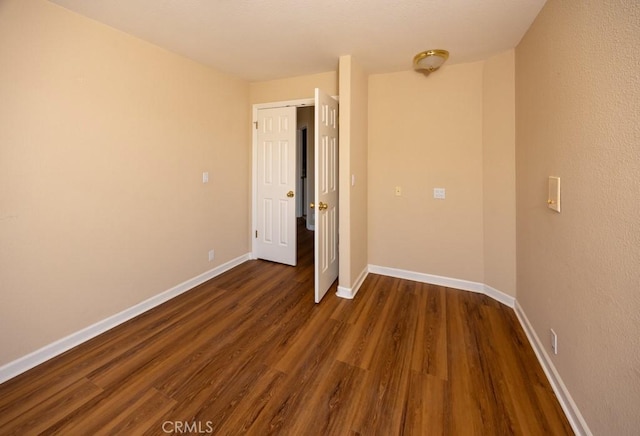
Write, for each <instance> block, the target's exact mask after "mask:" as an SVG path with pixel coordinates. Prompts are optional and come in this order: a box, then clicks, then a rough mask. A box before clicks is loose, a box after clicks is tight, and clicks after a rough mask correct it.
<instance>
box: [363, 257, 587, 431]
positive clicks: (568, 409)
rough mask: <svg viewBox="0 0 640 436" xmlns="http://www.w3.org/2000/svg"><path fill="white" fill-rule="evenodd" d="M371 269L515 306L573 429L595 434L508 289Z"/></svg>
mask: <svg viewBox="0 0 640 436" xmlns="http://www.w3.org/2000/svg"><path fill="white" fill-rule="evenodd" d="M369 272H371V273H374V274H381V275H385V276H390V277H397V278H400V279H406V280H413V281H417V282H422V283H430V284H433V285H440V286H446V287H449V288H455V289H462V290H464V291H471V292H479V293H482V294H485V295H487V296H489V297H491V298H493V299H494V300H497V301H499V302H500V303H502V304H505V305H506V306H509V307H511V308H513V309H514V311H515V313H516V316H517V317H518V320H519V321H520V324H521V325H522V329H523V330H524V331H525V333H526V335H527V338H528V339H529V342H530V343H531V347H532V348H533V351H534V352H535V354H536V356H537V358H538V361H539V362H540V365H541V366H542V369H543V370H544V373H545V375H546V376H547V379H548V380H549V383H550V384H551V387H552V389H553V392H554V393H555V394H556V397H557V398H558V401H559V402H560V406H561V407H562V410H563V411H564V413H565V415H566V416H567V419H568V420H569V424H571V428H572V429H573V431H574V432H575V434H576V435H579V436H592V435H593V434H592V433H591V430H589V426H588V425H587V423H586V421H585V420H584V418H583V417H582V414H581V413H580V410H579V409H578V406H577V405H576V403H575V402H574V401H573V398H572V397H571V394H569V390H568V389H567V387H566V386H565V384H564V382H563V381H562V378H561V377H560V374H559V373H558V371H557V370H556V368H555V366H554V365H553V362H552V361H551V359H550V358H549V355H548V354H547V352H546V350H545V348H544V346H543V345H542V342H541V341H540V338H538V335H536V332H535V331H534V330H533V327H532V326H531V324H530V323H529V320H528V319H527V316H526V315H525V313H524V311H523V310H522V307H521V306H520V304H519V303H518V301H517V300H516V299H515V298H514V297H512V296H511V295H508V294H505V293H504V292H500V291H498V290H497V289H494V288H492V287H491V286H489V285H486V284H484V283H477V282H470V281H467V280H459V279H452V278H449V277H442V276H436V275H431V274H424V273H417V272H413V271H405V270H401V269H396V268H387V267H382V266H376V265H369Z"/></svg>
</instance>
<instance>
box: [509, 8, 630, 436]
mask: <svg viewBox="0 0 640 436" xmlns="http://www.w3.org/2000/svg"><path fill="white" fill-rule="evenodd" d="M638 47H640V3H638V2H636V1H601V0H591V1H560V0H549V1H548V2H547V4H546V6H545V7H544V8H543V10H542V12H541V13H540V15H539V16H538V17H537V19H536V20H535V22H534V23H533V25H532V27H531V28H530V30H529V31H528V32H527V34H526V35H525V37H524V38H523V40H522V41H521V43H520V45H519V46H518V47H517V50H516V114H517V115H516V117H517V118H516V132H517V136H516V143H517V147H516V148H517V150H516V162H517V163H516V169H517V172H516V173H517V263H518V274H517V286H518V300H519V302H520V304H521V305H522V307H523V308H524V311H525V312H526V314H527V316H528V318H529V319H530V321H531V323H532V324H533V327H534V329H535V330H536V332H537V334H538V336H539V337H540V338H541V339H542V341H543V343H545V345H546V344H547V343H548V339H547V338H548V337H549V329H550V328H553V329H554V330H555V331H556V332H557V334H558V337H559V353H558V355H553V354H551V352H550V350H547V352H548V353H549V354H550V355H551V358H552V360H553V363H554V365H555V366H556V368H557V369H558V371H559V373H560V375H561V377H562V379H563V380H564V382H565V384H566V385H567V387H568V389H569V391H570V393H571V395H572V397H573V399H574V400H575V402H576V403H577V405H578V407H579V409H580V411H581V412H582V414H583V416H584V418H585V419H586V421H587V423H588V425H589V427H590V428H591V430H592V431H593V433H594V434H598V435H631V434H637V432H638V428H639V427H640V414H639V413H638V407H639V406H640V75H639V73H638V70H639V67H640V55H639V54H638V53H639V51H638ZM548 176H560V177H561V178H562V179H561V180H562V200H561V201H562V213H561V214H557V213H554V212H552V211H550V210H549V209H547V205H546V199H547V177H548Z"/></svg>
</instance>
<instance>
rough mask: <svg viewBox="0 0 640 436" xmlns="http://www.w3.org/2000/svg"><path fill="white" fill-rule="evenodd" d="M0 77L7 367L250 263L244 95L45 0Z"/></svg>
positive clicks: (23, 26) (7, 43) (21, 22)
mask: <svg viewBox="0 0 640 436" xmlns="http://www.w3.org/2000/svg"><path fill="white" fill-rule="evenodd" d="M0 64H1V65H2V67H1V68H0V102H2V103H1V104H0V301H1V304H0V365H2V364H3V363H7V362H9V361H12V360H14V359H16V358H18V357H21V356H23V355H25V354H27V353H29V352H32V351H34V350H36V349H38V348H40V347H42V346H44V345H46V344H49V343H51V342H53V341H55V340H57V339H60V338H62V337H64V336H66V335H68V334H71V333H74V332H77V331H78V330H80V329H82V328H84V327H87V326H89V325H91V324H93V323H95V322H97V321H100V320H102V319H104V318H106V317H109V316H111V315H113V314H115V313H117V312H119V311H121V310H123V309H126V308H129V307H131V306H133V305H135V304H137V303H139V302H141V301H143V300H145V299H147V298H149V297H151V296H153V295H156V294H158V293H160V292H162V291H165V290H167V289H169V288H171V287H173V286H175V285H177V284H179V283H181V282H183V281H184V280H186V279H190V278H192V277H194V276H197V275H199V274H201V273H203V272H205V271H207V270H209V269H211V268H213V267H215V266H217V265H219V264H221V263H224V262H226V261H228V260H230V259H233V258H236V257H238V256H240V255H243V254H245V253H248V252H249V251H250V250H249V238H248V231H247V229H248V228H249V224H248V217H249V211H248V208H247V205H248V203H249V202H248V196H249V193H250V190H249V182H248V181H249V171H250V136H249V130H248V129H247V127H246V126H248V125H249V123H250V118H249V111H248V107H249V85H248V84H247V83H245V82H243V81H240V80H236V79H234V78H231V77H228V76H224V75H222V74H219V73H217V72H215V71H213V70H211V69H209V68H206V67H204V66H201V65H199V64H196V63H194V62H192V61H189V60H187V59H185V58H182V57H179V56H176V55H174V54H171V53H169V52H167V51H165V50H162V49H160V48H157V47H155V46H152V45H150V44H147V43H145V42H142V41H140V40H138V39H135V38H132V37H130V36H127V35H125V34H123V33H121V32H118V31H115V30H113V29H110V28H108V27H106V26H103V25H100V24H98V23H96V22H94V21H91V20H88V19H86V18H82V17H80V16H79V15H76V14H73V13H70V12H68V11H66V10H64V9H62V8H60V7H58V6H55V5H52V4H51V3H48V2H46V1H40V0H34V1H23V0H4V1H3V2H2V3H1V4H0ZM203 171H208V172H209V174H210V183H209V184H207V185H204V184H203V183H202V172H203ZM212 248H213V249H215V252H216V259H215V261H214V262H209V261H208V257H207V254H208V250H210V249H212Z"/></svg>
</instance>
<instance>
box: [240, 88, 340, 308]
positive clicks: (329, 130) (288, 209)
mask: <svg viewBox="0 0 640 436" xmlns="http://www.w3.org/2000/svg"><path fill="white" fill-rule="evenodd" d="M253 113H254V124H255V129H254V131H253V150H254V153H253V219H252V224H253V229H254V231H255V235H254V238H253V241H252V254H253V257H254V258H256V259H264V260H269V261H273V262H278V263H283V264H286V265H291V266H296V264H297V260H298V249H297V248H298V247H297V246H298V244H297V239H298V238H297V236H298V227H299V225H298V224H299V222H302V223H303V224H304V227H303V228H304V229H305V230H306V231H312V232H313V240H314V243H313V247H312V249H313V253H314V255H313V262H314V268H313V270H314V294H315V301H316V303H319V302H320V300H321V299H322V297H323V296H324V295H325V294H326V292H327V290H328V289H329V287H330V286H331V284H332V283H333V282H334V281H335V280H336V278H337V276H338V228H337V226H338V102H337V99H335V98H332V97H330V96H329V95H327V94H326V93H323V92H322V91H321V90H319V89H317V88H316V90H315V97H314V99H313V100H308V101H304V100H302V101H301V100H298V101H292V102H280V103H269V104H258V105H254V108H253Z"/></svg>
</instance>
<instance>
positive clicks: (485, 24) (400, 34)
mask: <svg viewBox="0 0 640 436" xmlns="http://www.w3.org/2000/svg"><path fill="white" fill-rule="evenodd" d="M50 1H52V2H53V3H56V4H59V5H61V6H63V7H65V8H67V9H70V10H72V11H75V12H77V13H80V14H82V15H85V16H87V17H90V18H93V19H95V20H97V21H100V22H102V23H105V24H107V25H109V26H112V27H115V28H117V29H120V30H123V31H124V32H127V33H129V34H132V35H135V36H137V37H139V38H142V39H144V40H147V41H149V42H151V43H154V44H156V45H159V46H161V47H164V48H166V49H169V50H171V51H173V52H176V53H180V54H182V55H184V56H186V57H189V58H191V59H194V60H196V61H199V62H201V63H204V64H206V65H209V66H211V67H214V68H215V69H217V70H220V71H224V72H227V73H230V74H233V75H235V76H238V77H241V78H244V79H246V80H250V81H259V80H269V79H276V78H284V77H291V76H297V75H303V74H311V73H319V72H324V71H330V70H335V69H336V68H337V65H338V57H339V56H341V55H345V54H351V55H353V56H354V57H355V58H356V59H357V61H358V62H359V63H360V64H361V65H362V66H363V67H364V68H365V70H366V71H367V72H369V73H384V72H392V71H402V70H408V69H410V68H411V62H412V59H413V56H414V55H415V54H416V53H418V52H420V51H423V50H428V49H433V48H443V49H446V50H449V51H450V53H451V55H450V58H449V61H448V63H449V64H451V63H461V62H472V61H477V60H482V59H486V58H488V57H490V56H491V55H493V54H496V53H499V52H501V51H504V50H507V49H509V48H513V47H515V46H516V45H517V44H518V42H519V41H520V39H521V38H522V36H523V35H524V33H525V32H526V30H527V29H528V28H529V26H530V25H531V23H532V22H533V20H534V18H535V17H536V15H537V14H538V12H539V11H540V9H542V6H543V5H544V3H545V1H546V0H50Z"/></svg>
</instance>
